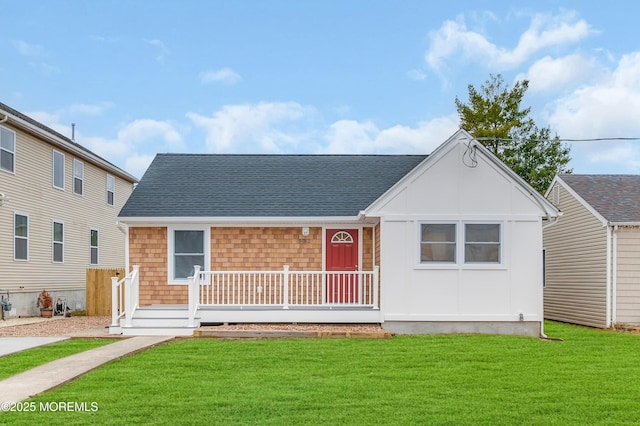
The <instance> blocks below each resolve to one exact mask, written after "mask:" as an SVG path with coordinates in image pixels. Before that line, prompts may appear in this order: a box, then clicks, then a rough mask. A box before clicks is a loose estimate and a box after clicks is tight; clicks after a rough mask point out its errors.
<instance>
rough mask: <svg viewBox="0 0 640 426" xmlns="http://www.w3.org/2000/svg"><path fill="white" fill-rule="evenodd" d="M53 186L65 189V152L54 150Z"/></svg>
mask: <svg viewBox="0 0 640 426" xmlns="http://www.w3.org/2000/svg"><path fill="white" fill-rule="evenodd" d="M53 187H54V188H58V189H64V154H63V153H61V152H58V151H53Z"/></svg>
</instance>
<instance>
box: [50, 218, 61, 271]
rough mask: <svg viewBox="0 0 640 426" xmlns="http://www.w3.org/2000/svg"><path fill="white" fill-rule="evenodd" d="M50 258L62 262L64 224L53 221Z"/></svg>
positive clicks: (55, 261)
mask: <svg viewBox="0 0 640 426" xmlns="http://www.w3.org/2000/svg"><path fill="white" fill-rule="evenodd" d="M51 244H52V248H51V251H52V260H53V262H54V263H62V262H64V224H63V223H62V222H55V221H54V222H53V236H52V243H51Z"/></svg>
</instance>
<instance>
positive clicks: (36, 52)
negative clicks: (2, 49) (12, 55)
mask: <svg viewBox="0 0 640 426" xmlns="http://www.w3.org/2000/svg"><path fill="white" fill-rule="evenodd" d="M11 44H13V47H14V48H15V49H16V50H17V51H18V53H20V54H21V55H22V56H28V57H42V56H46V52H45V50H44V48H43V47H42V46H40V45H37V44H31V43H27V42H26V41H23V40H12V41H11Z"/></svg>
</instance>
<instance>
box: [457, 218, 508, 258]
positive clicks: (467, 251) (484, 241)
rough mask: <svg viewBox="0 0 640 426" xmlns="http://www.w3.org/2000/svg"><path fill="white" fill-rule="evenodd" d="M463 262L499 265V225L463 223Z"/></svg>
mask: <svg viewBox="0 0 640 426" xmlns="http://www.w3.org/2000/svg"><path fill="white" fill-rule="evenodd" d="M464 262H465V263H500V225H499V224H497V223H465V225H464Z"/></svg>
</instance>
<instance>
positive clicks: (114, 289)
mask: <svg viewBox="0 0 640 426" xmlns="http://www.w3.org/2000/svg"><path fill="white" fill-rule="evenodd" d="M118 293H119V292H118V277H111V327H117V326H119V325H120V324H118V317H119V316H120V311H119V308H120V298H119V297H118Z"/></svg>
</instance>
